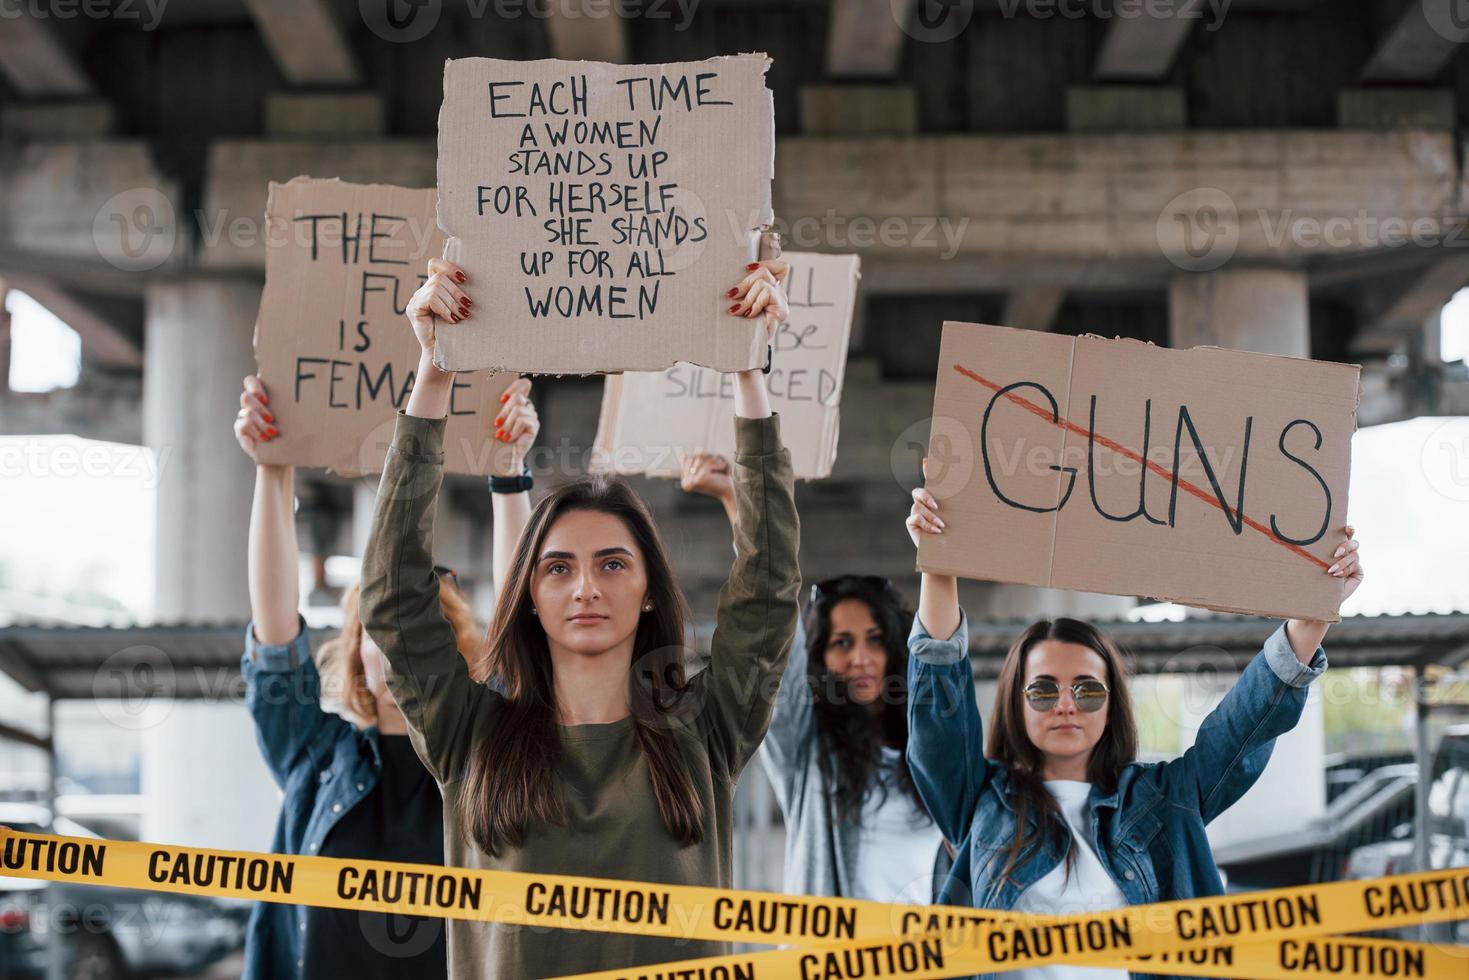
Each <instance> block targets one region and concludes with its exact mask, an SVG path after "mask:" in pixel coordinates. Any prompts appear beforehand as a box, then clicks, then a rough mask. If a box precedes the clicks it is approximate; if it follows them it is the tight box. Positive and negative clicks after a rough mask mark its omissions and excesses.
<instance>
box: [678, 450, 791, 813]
mask: <svg viewBox="0 0 1469 980" xmlns="http://www.w3.org/2000/svg"><path fill="white" fill-rule="evenodd" d="M682 469H683V473H682V476H681V479H680V485H681V486H682V487H683V490H684V492H685V493H701V494H704V495H705V496H708V497H713V498H714V499H715V500H717V501H719V504H720V506H721V507H722V508H723V509H724V513H725V516H726V517H727V518H728V519H729V526H730V530H731V531H734V530H735V529H736V528H737V527H738V526H739V510H738V504H737V502H736V501H735V492H734V477H733V476H732V475H731V473H732V470H731V467H730V465H729V460H727V459H725V458H724V457H723V456H720V455H717V454H715V453H702V452H701V453H690V454H689V455H688V456H686V457H684V460H683V466H682ZM736 555H737V556H738V553H736ZM811 701H812V698H811V686H810V685H809V684H807V683H806V631H805V629H804V628H803V626H802V623H801V618H800V616H799V615H798V616H797V617H796V631H795V634H794V636H793V637H792V639H791V655H790V657H789V658H788V659H787V660H786V669H785V674H784V675H783V676H782V677H781V679H780V689H779V691H777V692H776V695H775V707H774V710H773V712H772V714H771V717H770V728H769V730H768V731H767V732H766V733H765V739H764V740H763V741H762V742H761V743H760V762H761V764H762V765H763V766H764V767H765V773H766V775H767V776H769V777H770V782H771V785H772V786H773V787H774V788H775V795H776V799H777V801H778V802H779V803H780V807H781V811H782V812H784V813H785V814H787V817H788V818H789V815H790V813H791V810H790V807H791V806H792V805H794V804H796V803H797V802H798V801H799V800H800V790H799V783H800V780H802V779H803V778H804V777H805V773H806V753H807V752H808V751H809V749H810V746H811V741H812V739H811V736H812V734H813V732H814V727H813V725H814V722H813V718H814V715H813V713H812V710H811Z"/></svg>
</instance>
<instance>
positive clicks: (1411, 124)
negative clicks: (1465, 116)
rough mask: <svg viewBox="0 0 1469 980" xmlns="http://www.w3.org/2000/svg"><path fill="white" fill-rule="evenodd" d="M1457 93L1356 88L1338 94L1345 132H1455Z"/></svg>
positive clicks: (1340, 121)
mask: <svg viewBox="0 0 1469 980" xmlns="http://www.w3.org/2000/svg"><path fill="white" fill-rule="evenodd" d="M1455 115H1456V113H1455V106H1454V91H1453V89H1447V88H1430V89H1421V88H1396V87H1394V88H1386V87H1383V88H1354V89H1344V90H1342V91H1340V92H1338V93H1337V94H1336V124H1337V125H1338V126H1340V127H1341V128H1342V129H1453V128H1454V122H1455Z"/></svg>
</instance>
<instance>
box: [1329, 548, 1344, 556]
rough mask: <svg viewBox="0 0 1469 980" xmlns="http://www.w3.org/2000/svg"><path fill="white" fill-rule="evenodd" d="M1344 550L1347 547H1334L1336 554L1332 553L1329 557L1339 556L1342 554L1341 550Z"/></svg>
mask: <svg viewBox="0 0 1469 980" xmlns="http://www.w3.org/2000/svg"><path fill="white" fill-rule="evenodd" d="M1346 550H1347V549H1345V548H1338V549H1336V554H1334V555H1332V556H1331V557H1333V558H1340V557H1341V555H1342V552H1343V551H1346Z"/></svg>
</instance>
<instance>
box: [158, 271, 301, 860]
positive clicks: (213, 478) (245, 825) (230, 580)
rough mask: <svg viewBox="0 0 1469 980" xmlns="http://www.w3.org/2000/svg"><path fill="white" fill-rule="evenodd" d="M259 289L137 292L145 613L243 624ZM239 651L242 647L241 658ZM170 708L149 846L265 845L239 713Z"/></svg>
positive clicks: (269, 798)
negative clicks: (148, 549)
mask: <svg viewBox="0 0 1469 980" xmlns="http://www.w3.org/2000/svg"><path fill="white" fill-rule="evenodd" d="M259 300H260V286H259V284H257V283H252V282H249V281H242V280H233V279H206V278H195V279H188V280H182V281H177V282H162V283H156V284H153V285H150V286H149V287H148V290H147V293H146V303H147V313H146V317H147V318H146V322H145V331H146V344H145V348H146V353H145V361H144V384H143V439H144V443H145V445H147V446H148V448H149V449H151V450H152V451H153V453H154V454H155V456H156V459H157V471H158V488H157V517H156V531H155V535H156V537H155V549H156V557H155V566H156V569H157V571H156V573H155V575H156V578H155V584H154V613H155V615H156V616H157V618H159V619H161V620H171V619H191V620H201V619H203V620H244V619H245V618H246V617H247V616H248V615H249V594H248V591H247V587H246V570H245V546H246V539H247V533H246V532H247V525H248V521H249V517H250V500H251V497H252V495H253V493H254V484H255V472H254V467H253V466H252V465H251V463H250V460H249V458H248V457H246V456H245V454H244V453H242V452H240V450H239V447H238V446H237V445H236V444H235V440H234V436H233V434H232V433H231V432H230V424H231V420H232V419H233V417H234V414H235V412H236V411H237V410H238V408H239V391H240V381H241V379H242V378H243V377H244V376H245V375H246V374H249V373H251V372H253V371H254V364H255V360H254V356H253V353H252V350H251V337H252V335H253V332H254V326H255V313H256V309H257V306H258V305H259ZM242 652H243V649H242ZM219 690H220V691H221V692H225V693H222V695H221V697H220V699H218V700H208V701H199V702H189V703H182V702H175V703H173V704H171V705H166V706H164V707H166V710H164V711H162V717H161V718H160V719H159V720H158V721H157V722H156V723H155V724H151V725H150V726H149V727H148V729H147V731H146V732H145V733H144V738H143V741H142V760H141V778H142V784H143V790H144V792H145V794H146V795H147V798H148V801H149V807H150V809H149V811H148V812H147V813H146V814H144V815H143V819H142V829H143V835H144V837H145V838H147V839H150V840H158V841H165V842H176V843H183V844H193V845H207V846H215V847H231V848H250V849H261V848H264V847H266V846H268V845H269V836H270V828H271V826H272V825H273V823H274V820H275V815H276V811H277V809H278V808H279V800H280V795H279V793H278V792H277V791H276V790H275V787H274V785H273V783H272V782H271V779H270V776H269V773H268V772H267V770H266V768H265V764H264V763H263V762H262V761H261V759H260V752H259V749H258V748H257V746H256V744H255V737H254V734H253V730H252V725H251V721H250V718H249V716H248V714H247V713H246V711H245V708H244V705H243V704H241V703H238V702H236V701H234V700H233V699H231V698H230V697H228V692H229V691H231V690H232V689H231V688H230V687H229V685H226V684H221V685H220V687H219ZM222 800H223V801H227V802H228V805H227V806H225V807H221V806H220V801H222Z"/></svg>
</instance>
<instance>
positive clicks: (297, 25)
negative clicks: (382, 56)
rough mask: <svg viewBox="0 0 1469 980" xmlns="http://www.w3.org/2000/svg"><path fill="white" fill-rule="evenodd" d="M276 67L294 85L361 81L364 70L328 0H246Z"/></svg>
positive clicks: (356, 83) (354, 82)
mask: <svg viewBox="0 0 1469 980" xmlns="http://www.w3.org/2000/svg"><path fill="white" fill-rule="evenodd" d="M245 7H246V8H247V9H248V10H249V11H250V16H251V17H252V18H253V19H254V21H255V27H256V29H257V30H259V31H260V36H261V38H262V39H263V40H264V41H265V46H266V47H267V48H269V49H270V56H271V57H272V58H273V59H275V63H276V67H277V68H279V69H280V70H281V74H282V75H284V76H286V81H288V82H290V83H291V84H292V85H358V84H361V82H362V73H361V72H360V71H359V70H358V68H357V59H356V57H354V56H353V54H352V49H351V47H349V46H348V44H347V36H346V34H345V33H344V32H343V31H342V29H341V27H340V26H338V24H337V22H336V20H335V18H334V16H333V14H332V10H331V5H330V4H328V3H327V2H326V0H245Z"/></svg>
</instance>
